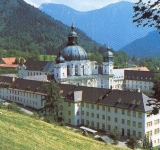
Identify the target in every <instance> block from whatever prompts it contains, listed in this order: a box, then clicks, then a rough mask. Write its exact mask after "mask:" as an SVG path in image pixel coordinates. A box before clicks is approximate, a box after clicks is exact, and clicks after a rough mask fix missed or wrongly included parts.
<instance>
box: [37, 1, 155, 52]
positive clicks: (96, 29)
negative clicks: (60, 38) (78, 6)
mask: <svg viewBox="0 0 160 150" xmlns="http://www.w3.org/2000/svg"><path fill="white" fill-rule="evenodd" d="M133 6H134V4H133V3H130V2H118V3H115V4H111V5H108V6H106V7H104V8H101V9H97V10H92V11H87V12H80V11H76V10H74V9H72V8H70V7H68V6H65V5H61V4H51V3H48V4H47V3H46V4H42V5H41V6H40V7H39V9H40V10H42V11H44V12H46V13H47V14H49V15H50V16H51V17H53V18H55V19H57V20H60V21H62V22H63V23H65V24H67V25H70V20H71V19H72V18H74V20H75V25H76V27H78V28H79V29H81V30H83V31H84V32H85V33H86V34H87V35H88V36H89V37H91V38H92V39H94V40H95V41H97V42H98V43H101V44H106V45H107V43H108V41H109V43H110V44H109V45H110V47H112V48H113V49H114V50H119V49H121V48H122V47H124V46H125V45H127V44H129V43H130V42H132V41H133V40H135V39H138V38H141V37H144V36H145V35H147V34H148V33H149V32H150V31H151V30H152V31H153V29H151V28H143V27H139V28H137V27H136V24H134V23H133V22H132V21H133V18H132V16H133V15H134V13H133Z"/></svg>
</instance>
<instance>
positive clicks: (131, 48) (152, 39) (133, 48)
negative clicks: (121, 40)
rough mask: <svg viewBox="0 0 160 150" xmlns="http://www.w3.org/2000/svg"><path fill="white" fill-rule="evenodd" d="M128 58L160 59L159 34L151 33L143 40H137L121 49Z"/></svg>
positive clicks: (156, 32)
mask: <svg viewBox="0 0 160 150" xmlns="http://www.w3.org/2000/svg"><path fill="white" fill-rule="evenodd" d="M121 51H124V52H126V53H127V55H129V56H136V57H142V58H147V57H158V58H160V34H159V33H158V31H157V30H156V31H152V32H150V33H149V34H148V35H146V36H145V37H143V38H140V39H137V40H135V41H133V42H131V43H130V44H128V45H126V46H125V47H123V48H122V49H121Z"/></svg>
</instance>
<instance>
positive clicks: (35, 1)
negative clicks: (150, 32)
mask: <svg viewBox="0 0 160 150" xmlns="http://www.w3.org/2000/svg"><path fill="white" fill-rule="evenodd" d="M24 1H26V2H27V3H29V4H31V5H34V6H35V7H39V6H40V5H41V4H42V3H55V4H64V5H67V6H69V7H71V8H73V9H75V10H79V11H89V10H94V9H99V8H102V7H105V6H107V5H109V4H112V3H117V2H120V1H124V0H24ZM125 1H128V2H133V3H135V2H138V0H125ZM143 1H148V0H143Z"/></svg>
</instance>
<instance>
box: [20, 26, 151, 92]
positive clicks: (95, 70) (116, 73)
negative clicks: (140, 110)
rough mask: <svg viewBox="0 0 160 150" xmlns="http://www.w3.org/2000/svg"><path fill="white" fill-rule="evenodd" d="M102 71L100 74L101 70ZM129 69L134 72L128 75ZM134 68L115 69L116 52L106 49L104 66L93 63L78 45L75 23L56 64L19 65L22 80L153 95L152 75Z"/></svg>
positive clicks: (28, 63)
mask: <svg viewBox="0 0 160 150" xmlns="http://www.w3.org/2000/svg"><path fill="white" fill-rule="evenodd" d="M100 68H101V71H99V70H100ZM127 70H132V71H130V72H127ZM139 72H140V70H135V68H134V69H133V68H123V69H114V62H113V53H112V52H111V51H110V50H109V49H108V48H107V49H106V52H104V54H103V63H102V66H99V65H98V64H97V62H96V61H90V60H89V59H88V55H87V53H86V51H85V50H84V49H83V48H82V47H81V46H79V45H78V42H77V33H76V32H75V31H74V26H73V23H72V26H71V32H70V33H69V35H68V42H67V46H66V47H65V48H64V49H63V50H61V51H60V52H59V53H58V55H57V59H56V61H55V62H26V63H25V64H24V65H22V66H19V68H18V76H19V77H20V78H28V77H31V78H33V76H34V79H35V80H36V76H37V78H38V79H39V76H40V75H53V78H54V79H55V81H56V82H58V83H62V84H72V85H81V86H88V87H99V88H106V89H109V88H112V89H119V90H134V91H135V90H140V91H142V92H144V93H146V94H148V95H149V94H151V93H152V87H153V74H152V73H151V72H150V71H141V73H139Z"/></svg>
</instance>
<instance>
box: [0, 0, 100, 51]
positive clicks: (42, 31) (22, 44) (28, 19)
mask: <svg viewBox="0 0 160 150" xmlns="http://www.w3.org/2000/svg"><path fill="white" fill-rule="evenodd" d="M0 12H1V15H0V48H1V49H5V50H10V49H16V50H22V51H32V50H35V51H39V52H40V53H41V54H45V53H48V54H57V53H58V51H59V50H60V49H63V48H64V47H65V46H66V43H67V36H68V34H69V32H70V30H71V29H70V27H69V26H70V25H71V20H70V25H69V26H66V25H64V24H63V23H62V22H60V21H58V20H55V19H53V18H51V17H50V16H48V15H47V14H45V13H43V12H41V11H40V10H39V9H38V8H35V7H34V6H31V5H29V4H27V3H26V2H24V1H23V0H14V1H13V0H7V1H6V0H1V1H0ZM75 31H76V32H77V34H78V36H79V38H78V42H79V43H80V44H79V45H80V46H82V47H84V49H86V51H88V52H89V51H92V50H93V48H94V47H98V46H99V44H98V43H97V42H95V41H93V40H92V39H91V38H89V37H88V36H86V34H85V33H84V32H83V31H81V30H79V29H78V28H75ZM60 43H61V45H60Z"/></svg>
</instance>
